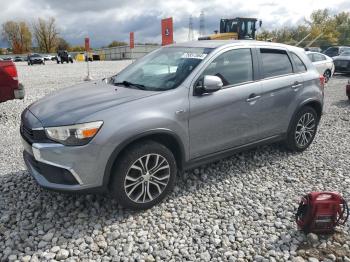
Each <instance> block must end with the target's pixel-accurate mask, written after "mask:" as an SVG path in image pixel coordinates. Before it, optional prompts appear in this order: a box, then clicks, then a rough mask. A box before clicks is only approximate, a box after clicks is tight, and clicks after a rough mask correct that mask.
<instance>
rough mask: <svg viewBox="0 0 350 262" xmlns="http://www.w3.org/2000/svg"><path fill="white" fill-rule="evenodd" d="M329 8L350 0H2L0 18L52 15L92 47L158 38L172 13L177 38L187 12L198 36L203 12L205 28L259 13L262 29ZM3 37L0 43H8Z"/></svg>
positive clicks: (67, 34)
mask: <svg viewBox="0 0 350 262" xmlns="http://www.w3.org/2000/svg"><path fill="white" fill-rule="evenodd" d="M323 8H328V9H330V11H331V12H332V13H338V12H340V11H347V12H350V1H349V0H331V1H330V0H293V1H283V0H280V1H277V0H244V1H234V0H206V1H203V0H192V1H189V0H163V1H162V0H0V9H1V10H0V24H3V23H4V22H5V21H8V20H17V21H19V20H23V21H27V22H28V23H29V24H32V23H33V21H34V20H35V19H37V18H38V17H41V18H44V19H45V18H48V17H54V18H55V19H56V22H57V27H58V29H59V33H60V35H61V36H62V37H63V38H65V39H66V40H67V41H68V42H69V43H70V44H72V45H84V38H85V37H86V36H89V37H90V39H91V40H90V41H91V44H90V45H91V46H92V47H95V48H97V47H101V46H106V45H108V44H109V43H110V42H112V41H113V40H117V41H126V42H128V41H129V40H128V37H129V32H130V31H134V32H135V42H143V43H144V42H151V43H160V41H161V29H160V20H161V19H162V18H166V17H173V20H174V40H175V41H176V42H184V41H187V39H188V25H189V17H190V15H192V17H193V29H194V36H195V37H197V36H198V31H199V15H200V12H201V11H203V12H204V15H205V32H206V33H207V34H209V33H212V32H213V31H214V30H216V29H218V28H219V21H220V18H233V17H237V16H241V17H244V16H246V17H256V18H258V19H261V20H262V22H263V23H262V28H261V29H267V30H269V29H274V28H278V27H282V26H292V25H297V24H300V23H302V22H303V21H304V19H308V18H309V17H310V14H311V12H312V11H313V10H316V9H323ZM6 45H7V44H6V42H5V41H4V40H3V39H2V40H0V47H1V46H2V47H4V46H6Z"/></svg>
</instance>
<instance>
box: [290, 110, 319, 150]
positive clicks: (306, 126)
mask: <svg viewBox="0 0 350 262" xmlns="http://www.w3.org/2000/svg"><path fill="white" fill-rule="evenodd" d="M315 132H316V119H315V116H314V115H313V114H311V113H305V114H303V115H302V116H301V117H300V119H299V121H298V124H297V126H296V130H295V141H296V143H297V145H298V147H300V148H303V147H306V146H307V145H308V144H309V143H310V142H311V141H312V139H313V137H314V135H315Z"/></svg>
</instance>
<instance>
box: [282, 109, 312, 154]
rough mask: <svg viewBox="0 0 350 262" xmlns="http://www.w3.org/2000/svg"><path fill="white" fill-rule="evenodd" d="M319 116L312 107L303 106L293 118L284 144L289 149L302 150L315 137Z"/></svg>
mask: <svg viewBox="0 0 350 262" xmlns="http://www.w3.org/2000/svg"><path fill="white" fill-rule="evenodd" d="M318 120H319V117H318V115H317V113H316V111H315V109H313V108H312V107H309V106H306V107H303V108H302V109H301V110H300V111H299V112H298V113H297V114H296V115H295V117H294V118H293V120H292V123H291V126H290V129H289V131H288V134H287V139H286V141H285V144H286V146H287V148H288V149H289V150H291V151H297V152H302V151H304V150H305V149H307V148H308V147H309V146H310V144H311V143H312V141H313V140H314V138H315V135H316V131H317V126H318V122H319V121H318Z"/></svg>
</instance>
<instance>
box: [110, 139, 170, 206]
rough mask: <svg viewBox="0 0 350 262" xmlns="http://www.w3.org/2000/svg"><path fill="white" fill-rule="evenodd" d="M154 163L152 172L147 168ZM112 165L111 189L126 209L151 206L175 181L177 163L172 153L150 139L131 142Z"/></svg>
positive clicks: (164, 194) (150, 168)
mask: <svg viewBox="0 0 350 262" xmlns="http://www.w3.org/2000/svg"><path fill="white" fill-rule="evenodd" d="M141 161H142V164H143V165H142V164H141ZM146 163H148V165H146ZM157 163H158V168H160V169H159V170H158V171H157V172H155V173H153V176H152V173H151V172H149V171H150V170H152V169H153V171H155V170H154V168H155V167H156V166H157ZM142 166H143V167H142ZM144 167H146V169H145V168H144ZM113 168H114V170H113V171H112V172H113V173H112V174H111V175H112V179H111V182H110V190H111V193H112V195H113V196H114V197H115V198H116V199H117V201H118V203H119V204H120V205H122V206H123V207H125V208H128V209H133V210H144V209H148V208H151V207H152V206H154V205H156V204H158V203H160V202H161V201H162V200H163V199H164V198H165V197H166V196H167V195H168V193H169V192H171V191H172V189H173V187H174V185H175V179H176V174H177V165H176V161H175V158H174V155H173V154H172V152H171V151H170V150H169V149H168V148H167V147H165V146H164V145H162V144H159V143H157V142H154V141H144V142H142V143H138V144H134V145H132V146H131V147H130V148H128V149H127V150H126V151H125V152H124V153H123V155H121V157H120V159H118V160H117V162H116V164H115V165H114V167H113ZM146 170H147V172H145V171H146ZM156 178H157V179H156ZM135 179H137V181H135ZM135 183H136V184H135ZM156 185H158V186H156Z"/></svg>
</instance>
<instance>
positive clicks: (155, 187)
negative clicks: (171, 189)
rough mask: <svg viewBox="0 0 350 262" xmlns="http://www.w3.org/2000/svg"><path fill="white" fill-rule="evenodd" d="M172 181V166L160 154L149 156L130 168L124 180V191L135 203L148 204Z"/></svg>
mask: <svg viewBox="0 0 350 262" xmlns="http://www.w3.org/2000/svg"><path fill="white" fill-rule="evenodd" d="M169 179H170V165H169V163H168V161H167V160H166V158H165V157H163V156H161V155H159V154H147V155H144V156H142V157H140V158H138V159H137V160H136V161H135V162H134V163H133V164H132V165H131V166H130V168H129V170H128V172H127V174H126V176H125V179H124V190H125V193H126V195H127V196H128V198H129V199H130V200H131V201H133V202H135V203H147V202H150V201H152V200H154V199H156V198H157V197H158V196H160V195H161V194H162V193H163V191H164V189H165V188H166V186H167V185H168V183H169Z"/></svg>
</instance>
